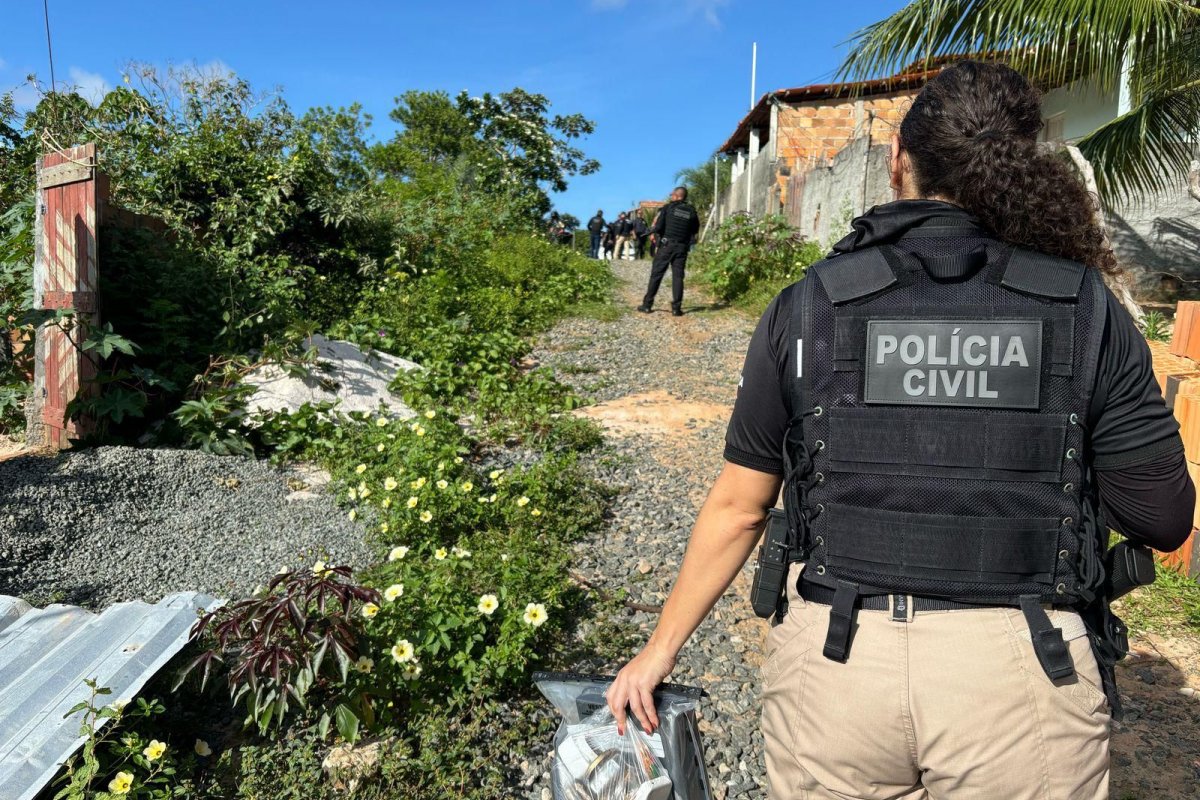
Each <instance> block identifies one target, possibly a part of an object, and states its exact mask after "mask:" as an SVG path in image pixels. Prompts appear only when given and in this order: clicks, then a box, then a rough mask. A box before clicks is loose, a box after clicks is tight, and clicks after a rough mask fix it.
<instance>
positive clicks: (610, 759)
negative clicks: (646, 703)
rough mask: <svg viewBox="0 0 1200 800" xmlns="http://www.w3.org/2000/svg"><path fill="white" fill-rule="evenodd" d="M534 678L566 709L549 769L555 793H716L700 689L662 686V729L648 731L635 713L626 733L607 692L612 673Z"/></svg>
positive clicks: (582, 798)
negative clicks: (700, 720)
mask: <svg viewBox="0 0 1200 800" xmlns="http://www.w3.org/2000/svg"><path fill="white" fill-rule="evenodd" d="M533 680H534V683H536V684H537V687H538V689H539V690H541V692H542V694H543V695H545V697H546V699H547V700H549V701H550V702H551V704H553V705H554V707H555V708H557V709H558V712H559V713H560V714H561V715H562V722H561V723H560V724H559V726H558V731H557V732H556V733H555V736H554V768H553V770H552V771H551V784H552V788H553V792H554V798H555V800H712V793H711V791H710V789H709V786H708V775H707V773H706V772H705V768H704V751H703V747H702V745H701V739H700V730H699V728H698V727H697V725H696V708H697V707H698V705H699V703H700V698H701V697H702V696H703V692H702V691H701V690H700V689H698V688H694V687H689V686H678V685H675V684H663V685H661V686H659V687H658V689H656V690H655V692H654V700H655V704H656V708H657V711H658V720H659V727H658V730H656V731H655V732H654V733H646V732H645V731H643V730H642V729H641V726H640V725H639V724H638V722H637V720H636V719H635V718H634V717H633V716H632V715H630V716H629V719H628V722H629V724H627V725H626V726H625V735H624V736H621V735H620V734H618V733H617V726H616V722H615V720H614V719H613V716H612V713H611V712H610V711H609V710H608V704H607V703H606V702H605V699H604V692H605V690H606V689H607V688H608V687H609V685H610V684H611V683H612V678H609V677H602V676H596V675H581V674H578V673H567V672H536V673H534V675H533Z"/></svg>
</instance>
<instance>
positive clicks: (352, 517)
mask: <svg viewBox="0 0 1200 800" xmlns="http://www.w3.org/2000/svg"><path fill="white" fill-rule="evenodd" d="M346 516H348V517H350V521H351V522H354V520H356V519H358V512H357V511H355V510H354V509H353V508H352V509H350V513H349V514H347V515H346Z"/></svg>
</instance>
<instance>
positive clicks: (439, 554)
mask: <svg viewBox="0 0 1200 800" xmlns="http://www.w3.org/2000/svg"><path fill="white" fill-rule="evenodd" d="M433 557H434V558H436V559H437V560H438V561H445V560H446V548H444V547H439V548H438V549H437V550H434V551H433Z"/></svg>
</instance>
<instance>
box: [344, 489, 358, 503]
mask: <svg viewBox="0 0 1200 800" xmlns="http://www.w3.org/2000/svg"><path fill="white" fill-rule="evenodd" d="M346 496H347V497H349V498H350V499H351V500H357V499H358V489H355V488H354V487H353V486H351V487H350V490H349V491H348V492H346Z"/></svg>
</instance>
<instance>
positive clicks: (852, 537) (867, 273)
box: [785, 234, 1105, 677]
mask: <svg viewBox="0 0 1200 800" xmlns="http://www.w3.org/2000/svg"><path fill="white" fill-rule="evenodd" d="M917 235H920V234H917ZM792 312H793V314H792V322H791V324H792V328H791V345H790V346H792V347H794V348H795V351H794V352H795V354H796V364H797V365H798V367H797V372H796V374H795V376H794V380H793V386H792V408H793V414H794V419H793V426H792V429H791V430H790V432H789V439H788V452H787V461H788V466H789V476H790V480H789V482H788V491H787V492H786V493H785V505H786V506H787V510H788V515H789V520H790V521H791V523H792V527H793V530H794V532H795V536H796V537H797V540H798V542H797V543H798V545H799V553H798V555H797V556H796V558H795V560H802V561H804V562H805V564H806V566H805V569H804V573H803V577H802V579H801V580H802V581H804V582H808V583H812V584H815V585H816V586H818V587H824V590H832V600H831V601H830V602H831V606H832V609H831V617H830V631H829V638H828V639H827V640H826V647H825V655H826V656H827V657H830V658H834V659H837V660H844V659H845V658H846V657H847V650H848V647H849V642H850V635H851V631H852V628H853V623H852V619H851V618H852V615H853V613H854V612H853V609H854V607H855V604H856V603H857V602H858V598H859V597H861V596H871V595H881V594H901V595H914V596H918V597H924V598H935V599H941V600H944V601H946V602H947V604H948V607H954V605H952V604H959V603H965V604H979V605H1009V606H1020V607H1021V608H1022V610H1023V611H1024V612H1025V616H1026V619H1027V620H1028V622H1029V624H1030V629H1031V633H1032V638H1033V641H1034V644H1035V650H1036V651H1037V653H1038V657H1039V660H1040V661H1041V662H1042V666H1043V667H1044V668H1045V669H1046V671H1047V673H1048V674H1051V676H1052V677H1063V676H1066V675H1069V674H1070V673H1071V664H1070V654H1069V652H1068V651H1067V650H1066V647H1065V644H1064V643H1063V641H1062V637H1061V633H1060V632H1058V631H1057V630H1056V629H1054V628H1053V627H1052V626H1051V625H1050V621H1049V619H1048V617H1047V616H1046V614H1045V612H1044V611H1043V610H1042V604H1051V605H1061V606H1081V605H1083V604H1086V603H1088V602H1090V601H1091V600H1092V598H1093V597H1094V593H1095V591H1096V589H1097V587H1098V586H1099V584H1100V582H1101V581H1102V578H1103V576H1102V569H1101V568H1100V566H1099V563H1100V562H1099V559H1100V553H1101V551H1100V547H1101V546H1102V544H1103V542H1102V539H1103V537H1102V536H1101V535H1100V534H1099V531H1098V530H1097V513H1096V502H1095V498H1094V492H1093V489H1092V487H1091V486H1090V485H1089V484H1090V481H1089V479H1088V469H1087V465H1088V463H1089V461H1088V456H1089V454H1088V453H1087V452H1086V450H1085V447H1086V444H1085V442H1086V436H1085V430H1084V423H1085V421H1086V413H1087V410H1088V405H1089V402H1090V400H1091V396H1092V389H1093V385H1094V382H1095V372H1096V363H1097V359H1098V351H1099V345H1100V340H1101V333H1102V329H1103V324H1104V318H1105V317H1104V314H1105V290H1104V287H1103V284H1102V282H1101V280H1100V277H1099V276H1098V274H1097V273H1096V272H1095V271H1094V270H1089V269H1086V268H1085V267H1083V266H1082V265H1079V264H1076V263H1074V262H1071V261H1066V260H1063V259H1060V258H1055V257H1051V256H1046V255H1042V254H1039V253H1035V252H1031V251H1026V250H1021V249H1014V248H1011V247H1009V246H1007V245H1004V244H1002V243H1000V242H997V241H991V240H989V241H988V242H987V243H986V244H984V245H981V246H980V247H979V248H978V249H976V250H974V251H973V252H971V253H968V254H965V255H956V256H947V257H942V258H926V259H925V260H924V262H922V260H920V259H919V258H918V257H917V256H914V255H911V254H909V253H906V252H904V251H902V250H900V249H898V248H896V247H893V246H891V245H888V244H885V245H880V246H874V247H869V248H867V249H864V250H858V251H853V252H849V253H842V254H837V255H834V256H833V257H830V258H828V259H826V260H825V261H822V262H820V263H818V264H815V265H814V266H812V267H810V268H809V271H808V276H807V278H806V279H805V280H804V281H802V282H801V283H799V284H798V285H797V287H796V289H795V290H793V308H792Z"/></svg>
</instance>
